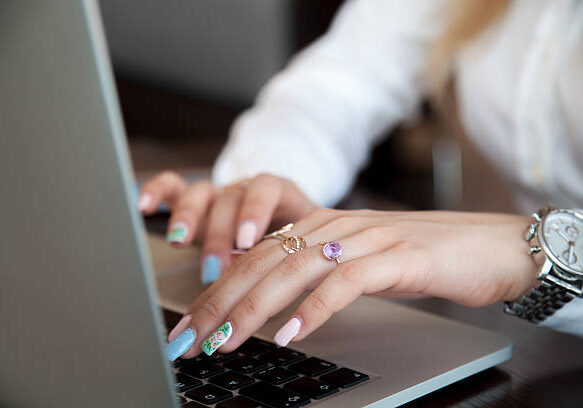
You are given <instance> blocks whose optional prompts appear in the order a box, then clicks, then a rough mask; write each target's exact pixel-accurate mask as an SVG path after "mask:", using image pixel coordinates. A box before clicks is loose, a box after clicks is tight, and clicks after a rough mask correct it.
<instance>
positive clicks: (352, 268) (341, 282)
mask: <svg viewBox="0 0 583 408" xmlns="http://www.w3.org/2000/svg"><path fill="white" fill-rule="evenodd" d="M406 258H407V257H404V256H402V254H401V251H391V250H386V251H383V252H380V253H377V254H374V255H371V256H366V257H363V258H360V259H356V260H354V261H351V262H346V263H342V264H340V265H338V267H337V268H336V269H335V270H334V271H333V272H331V273H330V274H329V275H328V276H327V277H326V279H324V280H323V281H322V283H321V284H320V285H319V286H318V287H317V288H316V289H314V290H313V291H312V292H311V293H310V294H309V295H308V296H307V297H306V299H304V301H303V302H302V303H301V304H300V306H299V307H298V309H297V310H296V312H295V313H294V314H293V315H292V318H291V319H290V321H291V322H292V323H290V322H288V323H287V324H286V325H284V326H283V327H282V328H281V329H280V332H281V333H280V332H278V333H277V334H276V338H277V337H278V335H279V337H283V336H284V335H285V340H292V341H300V340H302V339H304V338H305V337H306V336H308V335H309V334H310V333H312V332H313V331H314V330H316V329H317V328H318V327H320V326H321V325H322V324H324V323H325V322H326V321H327V320H328V319H329V318H330V317H331V316H332V315H333V314H334V313H336V312H338V311H340V310H342V309H344V308H345V307H346V306H348V305H349V304H351V303H352V302H354V301H355V300H356V299H357V298H358V297H359V296H360V295H361V294H367V293H373V292H378V291H380V290H383V289H385V290H387V289H390V288H394V287H395V286H397V284H398V282H399V281H400V280H401V279H402V273H403V271H405V270H407V262H406ZM294 319H296V320H295V321H294ZM298 322H299V323H300V324H299V325H298V324H297V323H298ZM286 326H287V327H286ZM290 326H291V327H294V328H295V330H294V331H292V330H291V329H290Z"/></svg>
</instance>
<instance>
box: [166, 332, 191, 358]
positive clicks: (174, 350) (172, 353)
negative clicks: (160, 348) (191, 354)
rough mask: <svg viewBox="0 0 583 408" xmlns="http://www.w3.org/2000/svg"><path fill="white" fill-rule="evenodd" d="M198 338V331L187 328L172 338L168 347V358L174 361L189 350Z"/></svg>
mask: <svg viewBox="0 0 583 408" xmlns="http://www.w3.org/2000/svg"><path fill="white" fill-rule="evenodd" d="M194 340H196V333H195V332H194V330H192V329H186V330H184V331H183V332H182V333H180V334H179V335H178V336H176V338H175V339H174V340H172V341H171V342H170V343H169V344H168V346H167V347H166V356H167V357H168V360H170V361H174V360H176V359H177V358H178V357H180V356H181V355H183V354H184V353H186V352H187V351H188V349H189V348H190V346H192V343H194Z"/></svg>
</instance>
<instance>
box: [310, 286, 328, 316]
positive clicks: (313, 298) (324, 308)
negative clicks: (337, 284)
mask: <svg viewBox="0 0 583 408" xmlns="http://www.w3.org/2000/svg"><path fill="white" fill-rule="evenodd" d="M309 305H310V307H312V308H313V309H314V310H316V311H318V312H321V313H331V311H330V308H329V302H328V299H327V298H326V296H324V295H323V294H322V293H320V292H318V291H313V292H312V293H311V294H310V297H309Z"/></svg>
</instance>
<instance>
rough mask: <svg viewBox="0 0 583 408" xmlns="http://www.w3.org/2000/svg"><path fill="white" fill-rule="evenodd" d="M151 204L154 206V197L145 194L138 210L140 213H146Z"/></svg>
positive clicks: (141, 197)
mask: <svg viewBox="0 0 583 408" xmlns="http://www.w3.org/2000/svg"><path fill="white" fill-rule="evenodd" d="M150 204H152V196H151V195H150V194H148V193H143V194H142V195H140V200H139V201H138V209H139V210H140V211H145V210H147V209H148V208H150Z"/></svg>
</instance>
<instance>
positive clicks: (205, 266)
mask: <svg viewBox="0 0 583 408" xmlns="http://www.w3.org/2000/svg"><path fill="white" fill-rule="evenodd" d="M241 196H242V192H241V191H238V190H231V191H227V192H224V193H223V194H221V195H219V196H218V197H217V198H216V200H215V201H214V203H213V207H212V209H211V211H210V214H209V217H208V223H207V226H206V231H205V236H204V244H203V250H202V282H203V283H211V282H214V281H216V280H217V279H218V278H219V276H220V275H221V270H222V269H224V268H227V267H228V266H229V263H230V258H231V255H230V253H231V250H232V249H233V242H234V240H235V225H236V224H235V223H236V220H237V213H238V211H239V204H240V202H241Z"/></svg>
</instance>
